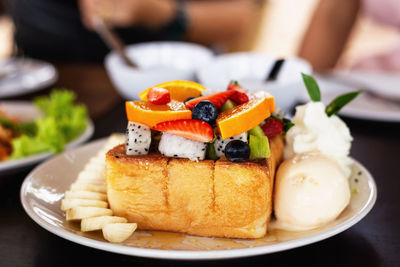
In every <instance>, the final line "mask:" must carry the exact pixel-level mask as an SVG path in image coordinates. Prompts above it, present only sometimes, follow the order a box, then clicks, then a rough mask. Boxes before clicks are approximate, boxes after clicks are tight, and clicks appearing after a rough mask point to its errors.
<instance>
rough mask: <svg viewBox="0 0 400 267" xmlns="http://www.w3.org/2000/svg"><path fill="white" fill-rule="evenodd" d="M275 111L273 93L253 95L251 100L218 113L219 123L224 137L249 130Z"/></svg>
mask: <svg viewBox="0 0 400 267" xmlns="http://www.w3.org/2000/svg"><path fill="white" fill-rule="evenodd" d="M274 111H275V101H274V98H273V97H272V96H271V95H264V96H262V97H251V98H250V100H249V102H246V103H243V104H241V105H239V106H236V107H234V108H231V109H228V110H226V111H224V112H222V113H221V114H219V115H218V118H217V125H218V128H219V132H220V134H221V137H222V138H223V139H227V138H229V137H232V136H235V135H238V134H241V133H244V132H247V131H248V130H250V129H253V128H254V127H256V126H257V125H258V124H260V122H262V121H263V120H265V119H266V118H268V117H269V116H270V115H271V112H274Z"/></svg>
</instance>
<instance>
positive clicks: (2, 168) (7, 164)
mask: <svg viewBox="0 0 400 267" xmlns="http://www.w3.org/2000/svg"><path fill="white" fill-rule="evenodd" d="M0 104H6V105H26V106H31V107H34V105H33V103H32V102H31V101H23V100H22V101H18V100H10V101H8V100H4V101H3V100H0ZM86 122H87V127H86V129H85V131H84V132H82V133H81V134H80V135H79V136H77V137H76V138H75V139H73V140H71V141H70V142H69V143H67V144H66V145H65V151H67V150H70V149H73V148H76V147H77V146H79V145H80V144H83V143H85V142H86V141H87V140H89V139H90V138H91V137H92V136H93V133H94V123H93V121H92V120H91V119H90V117H89V116H88V117H87V120H86ZM62 153H63V152H62ZM62 153H61V154H62ZM52 155H54V153H52V152H43V153H40V154H36V155H31V156H28V157H24V158H21V159H17V160H12V161H3V162H0V174H2V173H7V172H9V171H12V170H14V169H16V168H24V167H27V166H30V165H32V164H35V163H38V162H40V161H43V160H45V159H47V158H49V157H51V156H52Z"/></svg>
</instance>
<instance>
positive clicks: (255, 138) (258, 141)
mask: <svg viewBox="0 0 400 267" xmlns="http://www.w3.org/2000/svg"><path fill="white" fill-rule="evenodd" d="M249 147H250V158H251V159H263V158H269V156H270V154H271V152H270V149H269V141H268V137H266V136H265V134H264V132H263V130H262V129H261V127H260V126H256V127H255V128H253V129H251V130H250V131H249Z"/></svg>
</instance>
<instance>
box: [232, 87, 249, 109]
mask: <svg viewBox="0 0 400 267" xmlns="http://www.w3.org/2000/svg"><path fill="white" fill-rule="evenodd" d="M227 90H228V91H231V90H233V91H235V93H234V94H233V95H232V96H231V97H230V98H229V99H230V100H232V101H234V102H235V103H236V104H238V105H240V104H243V103H246V102H248V101H249V96H248V95H247V93H246V90H245V89H244V88H243V87H241V86H240V85H239V83H238V82H237V81H231V82H230V83H229V85H228V88H227Z"/></svg>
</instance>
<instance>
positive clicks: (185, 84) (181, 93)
mask: <svg viewBox="0 0 400 267" xmlns="http://www.w3.org/2000/svg"><path fill="white" fill-rule="evenodd" d="M153 87H158V88H164V89H167V90H168V91H169V93H170V95H171V99H174V100H177V101H184V100H185V99H186V98H188V97H190V96H193V97H198V96H200V95H201V92H202V91H203V90H205V89H206V88H205V87H204V86H202V85H201V84H198V83H196V82H191V81H170V82H165V83H160V84H157V85H155V86H153ZM150 90H151V88H149V89H146V90H144V91H143V92H141V93H140V94H139V97H140V99H141V100H145V101H146V100H147V99H148V93H149V91H150Z"/></svg>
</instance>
